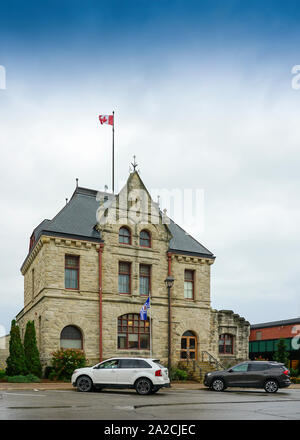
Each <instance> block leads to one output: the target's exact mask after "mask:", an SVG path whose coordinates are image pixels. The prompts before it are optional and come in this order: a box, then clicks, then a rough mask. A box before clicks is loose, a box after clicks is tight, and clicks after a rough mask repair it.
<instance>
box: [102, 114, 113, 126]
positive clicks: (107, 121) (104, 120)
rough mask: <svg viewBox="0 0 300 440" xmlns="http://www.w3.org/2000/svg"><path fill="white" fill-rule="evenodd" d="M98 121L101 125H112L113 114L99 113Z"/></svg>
mask: <svg viewBox="0 0 300 440" xmlns="http://www.w3.org/2000/svg"><path fill="white" fill-rule="evenodd" d="M99 121H100V123H101V125H103V124H108V125H114V115H99Z"/></svg>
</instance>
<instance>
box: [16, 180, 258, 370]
mask: <svg viewBox="0 0 300 440" xmlns="http://www.w3.org/2000/svg"><path fill="white" fill-rule="evenodd" d="M214 261H215V256H214V255H213V254H212V253H211V252H210V251H209V250H208V249H206V248H205V247H204V246H203V245H201V244H200V243H199V242H197V241H196V240H195V239H194V238H193V237H191V236H190V235H189V234H187V233H186V232H185V231H184V230H183V229H181V228H180V226H178V225H177V224H176V223H175V222H173V221H172V220H170V219H168V217H167V216H166V215H165V214H164V213H162V212H161V211H160V209H159V206H158V205H157V203H155V202H153V200H152V199H151V197H150V194H149V193H148V191H147V189H146V188H145V186H144V184H143V182H142V180H141V178H140V176H139V174H138V173H137V172H135V171H134V172H132V173H130V175H129V178H128V180H127V183H126V185H125V186H124V188H123V189H122V190H121V191H120V193H119V194H117V195H114V194H109V193H99V192H97V191H94V190H90V189H86V188H81V187H76V189H75V191H74V193H73V195H72V198H71V199H70V201H69V202H68V203H67V204H66V206H64V208H63V209H62V210H61V211H60V212H59V213H58V214H57V215H56V216H55V217H54V218H53V219H52V220H44V221H43V222H42V223H41V224H40V225H39V226H37V227H36V228H35V229H34V231H33V234H32V236H31V238H30V247H29V252H28V255H27V256H26V258H25V261H24V263H23V264H22V267H21V272H22V274H23V276H24V308H23V310H21V311H20V313H19V314H18V315H17V317H16V319H17V322H18V324H19V326H20V330H21V335H22V336H24V331H25V326H26V323H27V321H28V320H34V321H35V326H36V331H37V340H38V346H39V350H40V355H41V360H42V362H43V364H44V365H47V364H48V363H49V361H50V359H51V353H52V351H54V350H56V349H58V348H60V347H76V348H82V349H84V351H85V353H86V356H87V358H88V359H89V362H90V363H91V364H93V363H97V362H98V361H99V359H106V358H108V357H111V356H116V355H118V356H122V355H123V356H124V355H134V356H149V355H150V353H151V352H150V334H151V342H152V355H153V356H155V357H158V358H160V359H161V360H162V361H165V362H166V361H167V358H168V350H169V346H168V334H169V333H168V332H169V331H170V337H171V347H170V355H171V362H172V364H175V363H177V362H178V361H180V360H181V359H183V360H185V359H190V360H192V361H193V362H194V363H196V362H202V361H207V360H208V359H212V357H213V358H215V359H217V360H220V359H221V360H222V359H226V360H229V361H231V362H232V361H238V360H244V359H247V358H248V347H249V344H248V338H249V326H250V325H249V322H247V321H246V320H245V319H244V318H242V317H240V316H239V315H238V314H235V313H233V312H232V311H228V310H223V311H222V310H221V311H217V310H213V309H212V308H211V297H210V270H211V265H212V264H213V263H214ZM168 275H172V276H173V277H174V278H175V281H174V285H173V287H172V288H171V299H170V308H171V320H170V319H169V316H170V315H169V314H168V304H169V303H168V301H169V299H168V292H167V289H166V285H165V279H166V277H167V276H168ZM149 294H150V295H151V308H150V311H151V313H150V316H149V314H148V319H147V320H146V321H142V320H141V319H140V317H139V312H140V309H141V307H142V305H143V304H144V302H145V300H146V299H147V297H148V295H149ZM150 326H151V332H150ZM209 356H212V357H209Z"/></svg>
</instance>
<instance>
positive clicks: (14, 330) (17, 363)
mask: <svg viewBox="0 0 300 440" xmlns="http://www.w3.org/2000/svg"><path fill="white" fill-rule="evenodd" d="M6 365H7V366H6V374H7V376H18V375H20V374H21V375H26V374H27V368H26V362H25V353H24V347H23V344H22V341H21V336H20V329H19V326H18V325H17V323H16V321H15V319H14V320H13V321H12V323H11V330H10V340H9V356H8V358H7V359H6Z"/></svg>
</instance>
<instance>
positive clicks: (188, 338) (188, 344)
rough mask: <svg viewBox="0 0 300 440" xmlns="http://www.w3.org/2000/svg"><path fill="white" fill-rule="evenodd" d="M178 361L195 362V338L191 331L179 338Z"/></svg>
mask: <svg viewBox="0 0 300 440" xmlns="http://www.w3.org/2000/svg"><path fill="white" fill-rule="evenodd" d="M180 359H187V360H194V361H195V360H197V336H196V335H195V333H193V332H192V331H191V330H188V331H186V332H184V333H183V335H182V337H181V350H180Z"/></svg>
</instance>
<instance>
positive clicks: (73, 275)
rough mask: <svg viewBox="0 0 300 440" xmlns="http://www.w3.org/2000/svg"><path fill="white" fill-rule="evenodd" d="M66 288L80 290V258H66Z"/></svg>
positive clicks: (70, 256)
mask: <svg viewBox="0 0 300 440" xmlns="http://www.w3.org/2000/svg"><path fill="white" fill-rule="evenodd" d="M65 288H66V289H79V257H77V256H75V255H66V256H65Z"/></svg>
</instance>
